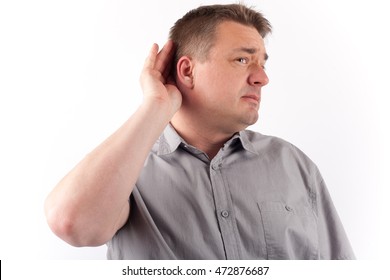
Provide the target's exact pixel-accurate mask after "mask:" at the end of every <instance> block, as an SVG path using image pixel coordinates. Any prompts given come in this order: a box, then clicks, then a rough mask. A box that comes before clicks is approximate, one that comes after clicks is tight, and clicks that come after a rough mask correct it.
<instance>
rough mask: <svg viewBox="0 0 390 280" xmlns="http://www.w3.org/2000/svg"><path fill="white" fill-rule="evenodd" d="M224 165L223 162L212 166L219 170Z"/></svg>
mask: <svg viewBox="0 0 390 280" xmlns="http://www.w3.org/2000/svg"><path fill="white" fill-rule="evenodd" d="M221 167H222V163H215V164H213V165H212V166H211V168H212V169H213V170H218V169H220V168H221Z"/></svg>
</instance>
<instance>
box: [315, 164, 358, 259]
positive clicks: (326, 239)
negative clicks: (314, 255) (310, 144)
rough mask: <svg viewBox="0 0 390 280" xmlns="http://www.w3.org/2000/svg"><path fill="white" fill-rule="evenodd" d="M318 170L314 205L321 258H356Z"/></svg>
mask: <svg viewBox="0 0 390 280" xmlns="http://www.w3.org/2000/svg"><path fill="white" fill-rule="evenodd" d="M316 171H317V172H316V174H315V177H314V183H313V184H314V186H313V187H314V189H315V194H316V197H315V200H314V201H315V204H316V205H314V206H315V210H316V212H317V213H316V214H317V217H318V243H319V254H320V255H319V258H320V259H325V260H329V259H332V260H335V259H340V260H341V259H343V260H348V259H355V255H354V253H353V250H352V247H351V245H350V243H349V240H348V238H347V235H346V233H345V230H344V228H343V225H342V223H341V220H340V218H339V216H338V214H337V211H336V208H335V207H334V205H333V202H332V199H331V197H330V194H329V191H328V189H327V187H326V184H325V182H324V180H323V178H322V176H321V174H320V172H319V171H318V169H316Z"/></svg>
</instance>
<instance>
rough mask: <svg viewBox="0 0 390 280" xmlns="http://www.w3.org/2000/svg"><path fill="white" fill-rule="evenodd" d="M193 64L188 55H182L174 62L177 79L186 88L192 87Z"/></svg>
mask: <svg viewBox="0 0 390 280" xmlns="http://www.w3.org/2000/svg"><path fill="white" fill-rule="evenodd" d="M193 71H194V64H193V61H192V60H191V58H189V57H188V56H182V57H181V58H180V59H179V61H178V62H177V64H176V73H177V79H178V80H179V82H180V84H182V85H183V86H185V87H187V88H191V89H192V88H193V87H194V83H193V82H194V77H193Z"/></svg>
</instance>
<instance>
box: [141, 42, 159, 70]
mask: <svg viewBox="0 0 390 280" xmlns="http://www.w3.org/2000/svg"><path fill="white" fill-rule="evenodd" d="M157 52H158V45H157V44H156V43H154V44H153V45H152V47H151V48H150V51H149V55H148V56H147V57H146V59H145V63H144V69H146V68H149V69H153V68H154V66H155V64H156V59H157Z"/></svg>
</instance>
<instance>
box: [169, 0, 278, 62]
mask: <svg viewBox="0 0 390 280" xmlns="http://www.w3.org/2000/svg"><path fill="white" fill-rule="evenodd" d="M224 21H234V22H237V23H240V24H243V25H246V26H251V27H254V28H255V29H256V30H257V31H258V32H259V34H260V35H261V37H263V38H264V37H265V36H266V35H267V34H268V33H270V32H271V25H270V23H269V22H268V20H267V19H266V18H264V17H263V15H262V14H261V13H259V12H257V11H255V10H253V9H251V8H248V7H246V6H244V5H242V4H230V5H210V6H200V7H199V8H197V9H194V10H191V11H189V12H188V13H187V14H185V15H184V16H183V17H182V18H181V19H179V20H178V21H176V23H175V24H174V26H173V27H172V28H171V31H170V34H169V38H170V39H171V40H172V41H173V42H174V44H175V48H176V55H175V60H174V62H175V64H174V65H176V63H177V61H178V60H179V58H180V57H182V56H184V55H186V56H190V57H194V58H197V59H198V60H200V61H204V60H205V59H207V56H208V54H209V51H210V49H211V47H212V46H213V43H214V40H215V35H216V34H215V32H216V27H217V26H218V24H220V23H221V22H224Z"/></svg>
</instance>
